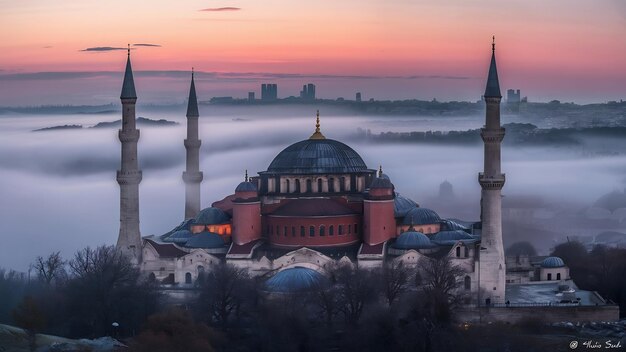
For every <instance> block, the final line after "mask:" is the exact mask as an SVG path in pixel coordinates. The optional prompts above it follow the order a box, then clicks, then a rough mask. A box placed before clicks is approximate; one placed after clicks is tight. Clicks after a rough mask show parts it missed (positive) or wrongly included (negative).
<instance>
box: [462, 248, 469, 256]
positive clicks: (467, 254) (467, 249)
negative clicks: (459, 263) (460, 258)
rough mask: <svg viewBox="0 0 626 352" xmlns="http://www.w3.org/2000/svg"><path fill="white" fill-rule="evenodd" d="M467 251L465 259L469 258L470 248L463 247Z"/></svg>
mask: <svg viewBox="0 0 626 352" xmlns="http://www.w3.org/2000/svg"><path fill="white" fill-rule="evenodd" d="M463 248H464V249H465V258H467V257H469V247H467V246H465V247H463Z"/></svg>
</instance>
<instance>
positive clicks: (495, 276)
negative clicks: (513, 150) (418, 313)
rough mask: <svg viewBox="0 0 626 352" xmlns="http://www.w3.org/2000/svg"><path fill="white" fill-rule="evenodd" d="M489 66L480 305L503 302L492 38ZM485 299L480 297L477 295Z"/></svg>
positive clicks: (497, 86) (501, 178)
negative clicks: (487, 302)
mask: <svg viewBox="0 0 626 352" xmlns="http://www.w3.org/2000/svg"><path fill="white" fill-rule="evenodd" d="M491 49H492V53H491V64H490V66H489V75H488V77H487V87H486V89H485V95H484V98H485V103H486V105H487V109H486V117H485V120H486V121H485V126H484V127H483V128H482V130H481V132H480V136H481V137H482V139H483V143H484V146H485V154H484V171H483V172H481V173H479V174H478V182H479V183H480V186H481V188H482V191H481V214H482V216H481V222H482V235H481V243H480V246H479V247H478V248H480V253H479V261H480V266H479V271H480V273H479V275H480V276H479V277H480V282H479V286H480V287H478V289H479V299H478V301H479V304H481V305H482V304H484V303H485V302H486V300H487V299H489V301H490V302H492V303H502V302H504V301H505V273H506V268H505V262H504V247H503V242H502V187H503V186H504V182H505V177H504V174H503V173H502V172H501V169H500V159H501V157H500V154H501V152H500V148H501V147H500V145H501V143H502V139H503V138H504V128H502V127H501V126H500V101H501V99H502V96H501V94H500V84H499V82H498V71H497V69H496V56H495V55H496V54H495V37H494V38H493V42H492V44H491ZM481 294H482V295H484V296H482V297H481V296H480V295H481Z"/></svg>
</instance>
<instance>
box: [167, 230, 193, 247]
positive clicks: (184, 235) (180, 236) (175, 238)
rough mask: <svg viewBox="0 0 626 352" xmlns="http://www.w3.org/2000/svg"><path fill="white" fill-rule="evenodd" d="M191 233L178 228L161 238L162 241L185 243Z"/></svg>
mask: <svg viewBox="0 0 626 352" xmlns="http://www.w3.org/2000/svg"><path fill="white" fill-rule="evenodd" d="M191 237H193V234H192V233H191V231H189V230H184V229H183V230H178V231H174V233H172V234H171V235H169V236H167V237H166V238H164V239H163V241H164V242H174V243H179V244H180V243H186V242H187V241H188V240H189V239H190V238H191Z"/></svg>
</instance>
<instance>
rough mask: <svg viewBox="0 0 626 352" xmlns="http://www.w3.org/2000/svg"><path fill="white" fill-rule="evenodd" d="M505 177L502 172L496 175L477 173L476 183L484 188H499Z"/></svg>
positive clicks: (502, 184)
mask: <svg viewBox="0 0 626 352" xmlns="http://www.w3.org/2000/svg"><path fill="white" fill-rule="evenodd" d="M505 181H506V177H505V175H504V174H500V175H498V176H486V175H485V174H484V173H483V172H480V173H478V183H480V186H481V187H482V189H485V190H499V189H502V187H504V182H505Z"/></svg>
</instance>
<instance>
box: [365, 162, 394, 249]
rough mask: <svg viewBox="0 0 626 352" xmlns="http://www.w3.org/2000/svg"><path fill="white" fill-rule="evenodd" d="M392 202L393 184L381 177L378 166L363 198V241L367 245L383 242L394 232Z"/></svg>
mask: <svg viewBox="0 0 626 352" xmlns="http://www.w3.org/2000/svg"><path fill="white" fill-rule="evenodd" d="M393 204H394V191H393V184H392V183H391V181H389V179H388V178H385V177H383V167H382V166H380V167H379V169H378V177H376V178H374V180H373V181H372V183H371V184H370V185H369V192H368V193H367V196H366V197H365V199H363V241H364V242H365V243H367V244H368V245H371V246H374V245H377V244H380V243H383V242H385V241H388V240H389V239H391V238H393V236H394V235H395V234H396V218H395V217H394V213H393Z"/></svg>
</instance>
